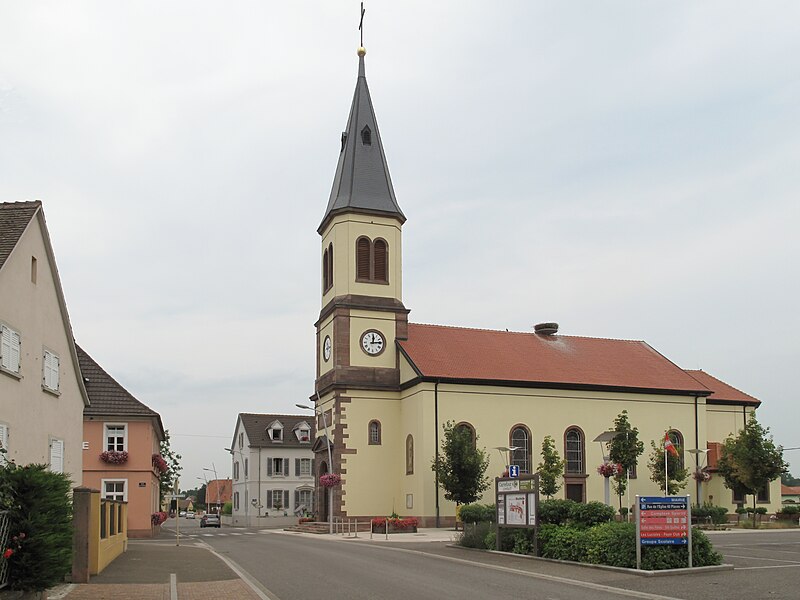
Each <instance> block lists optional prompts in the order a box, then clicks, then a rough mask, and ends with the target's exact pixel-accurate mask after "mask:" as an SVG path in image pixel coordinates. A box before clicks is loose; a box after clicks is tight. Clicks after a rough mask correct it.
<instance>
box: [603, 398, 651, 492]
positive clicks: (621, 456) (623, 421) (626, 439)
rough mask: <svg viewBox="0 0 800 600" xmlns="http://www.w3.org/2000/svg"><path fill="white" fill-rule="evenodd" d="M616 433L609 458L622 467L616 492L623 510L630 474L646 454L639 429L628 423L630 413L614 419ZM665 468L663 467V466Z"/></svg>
mask: <svg viewBox="0 0 800 600" xmlns="http://www.w3.org/2000/svg"><path fill="white" fill-rule="evenodd" d="M614 431H616V432H617V435H616V436H614V437H613V438H612V439H611V442H609V445H608V456H609V459H610V460H611V462H612V463H617V464H620V465H622V470H621V471H620V472H618V473H617V474H616V475H614V481H613V484H614V492H615V493H616V494H617V496H618V497H619V507H620V508H622V497H623V496H624V495H625V492H626V491H627V489H628V473H629V472H630V471H631V469H633V468H634V467H636V463H637V462H638V461H639V457H640V456H641V455H642V453H644V442H642V441H640V440H639V429H637V428H636V427H632V426H631V423H630V421H628V411H627V410H623V411H622V412H621V413H620V414H618V415H617V418H616V419H614ZM662 466H663V465H662Z"/></svg>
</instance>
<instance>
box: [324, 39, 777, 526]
mask: <svg viewBox="0 0 800 600" xmlns="http://www.w3.org/2000/svg"><path fill="white" fill-rule="evenodd" d="M365 53H366V51H364V50H363V49H359V66H358V77H357V81H356V90H355V94H354V96H353V101H352V105H351V109H350V116H349V118H348V122H347V126H346V129H345V131H344V133H342V137H341V147H340V152H339V158H338V164H337V167H336V172H335V175H334V182H333V189H332V191H331V195H330V198H329V201H328V205H327V207H326V210H325V213H324V216H323V218H322V222H321V223H320V225H319V227H318V229H317V232H318V233H319V235H320V236H321V242H322V244H321V252H320V263H321V282H320V283H321V298H320V299H321V310H320V313H319V317H318V319H317V322H316V323H315V326H316V331H317V336H316V367H317V377H316V381H315V385H314V388H315V389H314V392H315V393H313V394H311V396H310V397H311V399H312V400H316V399H317V395H316V393H318V394H319V400H318V401H317V405H316V406H317V412H318V414H319V415H324V418H325V421H326V422H327V424H328V426H329V428H330V431H331V443H332V454H333V459H332V460H333V464H332V465H331V464H329V459H328V446H327V439H326V436H324V434H323V432H322V426H323V420H322V419H321V418H318V421H317V436H318V439H317V443H315V445H314V451H315V473H316V475H317V481H319V476H321V475H322V474H324V473H326V472H330V471H333V472H335V473H338V474H340V475H341V486H340V487H337V488H336V490H335V494H334V498H333V506H331V507H329V506H328V505H327V497H328V495H327V494H326V493H324V490H323V489H322V488H321V487H320V486H319V484H318V485H317V490H316V492H317V502H318V506H319V507H320V510H319V515H318V517H319V519H320V520H325V519H327V516H328V514H329V511H333V513H334V515H335V516H337V517H343V518H360V519H361V518H369V517H374V516H380V515H387V514H390V513H392V512H397V513H400V514H403V515H406V516H414V517H417V518H418V519H420V523H421V525H424V526H431V525H446V524H452V522H453V520H454V516H455V505H454V504H453V503H451V502H448V501H446V500H445V499H444V493H443V491H442V490H441V489H440V488H439V487H438V485H437V482H436V480H435V477H434V474H433V472H432V471H431V462H432V460H433V459H434V457H435V456H436V453H437V448H439V447H440V445H441V439H442V426H443V424H445V423H446V422H448V421H452V422H454V423H455V424H458V425H459V426H461V427H464V428H467V429H468V430H470V431H471V432H472V433H473V436H477V438H478V444H479V445H480V446H482V447H485V448H487V449H489V459H490V466H489V471H488V473H489V475H490V477H494V476H500V475H501V474H502V473H503V471H504V469H505V466H506V464H509V463H510V464H514V465H517V466H519V467H520V470H521V471H522V472H523V473H526V472H533V471H535V470H536V467H537V465H538V463H539V462H540V461H541V456H540V448H541V444H542V440H543V438H544V437H545V436H548V435H549V436H552V437H553V439H554V440H555V441H556V447H557V449H558V451H559V454H560V455H561V456H562V458H565V459H566V472H565V474H564V478H563V481H562V482H561V483H562V488H561V490H560V492H559V494H558V497H561V498H570V499H574V500H577V501H579V502H583V501H589V500H599V501H603V500H604V486H605V480H604V477H603V476H602V475H601V474H599V473H598V471H597V468H598V467H599V466H600V465H601V464H602V463H603V461H604V453H605V452H606V449H605V448H604V447H603V446H602V445H601V443H597V442H594V440H595V439H596V438H597V437H598V436H599V435H600V434H603V433H606V432H607V431H608V430H610V429H612V428H613V421H614V419H615V417H616V416H617V415H618V414H620V413H621V412H622V411H623V410H626V411H627V412H628V415H629V418H630V421H631V423H632V425H633V426H635V427H637V428H638V429H639V431H640V439H641V440H642V441H644V443H645V446H646V452H645V454H644V455H643V456H642V457H641V458H640V460H639V464H638V465H637V468H636V469H635V471H634V472H633V473H632V474H631V475H632V483H631V497H630V500H629V499H625V504H626V505H629V504H630V502H632V499H633V495H635V494H641V495H659V494H660V493H662V490H659V489H658V488H657V486H656V484H654V483H653V482H652V481H651V480H650V473H649V471H648V468H647V461H648V456H649V453H650V445H649V442H650V441H651V440H656V441H657V443H659V444H662V443H663V439H664V436H665V432H667V431H669V434H668V435H669V436H670V438H671V440H672V441H673V443H674V444H675V445H676V446H677V448H678V449H679V451H680V453H681V456H682V458H683V461H684V464H685V465H687V466H688V467H690V470H691V471H695V470H699V469H704V468H705V469H707V470H708V471H709V472H710V473H711V479H710V481H708V482H703V483H702V484H701V483H700V482H696V481H694V480H693V479H690V480H689V481H688V484H687V486H686V488H685V490H684V492H685V493H688V494H691V496H692V499H693V501H697V500H698V499H699V500H700V501H713V502H714V503H715V504H719V505H722V506H725V507H727V508H729V509H730V510H731V512H732V511H733V509H734V508H735V506H736V504H737V503H738V502H740V501H741V499H740V498H738V497H736V495H735V494H734V493H733V492H732V491H731V490H729V489H726V488H725V487H724V486H723V484H722V481H721V479H720V477H719V475H718V474H717V473H716V471H715V464H711V463H710V462H707V461H708V460H710V459H711V458H713V457H714V453H713V449H714V448H717V449H718V448H719V444H720V443H721V442H722V441H723V440H724V439H725V438H726V437H727V436H728V435H730V434H731V433H735V432H736V431H738V430H739V429H741V427H742V426H743V423H744V420H745V419H746V418H747V415H748V414H750V413H751V412H752V411H754V410H755V409H756V407H757V406H758V405H759V404H760V401H759V400H757V399H756V398H753V397H752V396H749V395H747V394H745V393H743V392H740V391H739V390H736V389H735V388H733V387H732V386H729V385H728V384H725V383H724V382H721V381H720V380H718V379H715V378H713V377H711V376H708V375H707V374H705V373H703V372H701V371H686V370H684V369H682V368H680V367H679V366H678V365H676V364H675V363H673V362H672V361H670V360H669V359H668V358H666V357H665V356H663V355H662V354H660V353H659V352H657V351H656V350H655V349H654V348H652V347H651V346H650V345H648V344H647V343H645V342H643V341H638V340H619V339H598V338H588V337H580V336H566V335H562V334H560V333H559V331H558V325H557V324H555V323H542V324H540V325H539V326H537V327H536V329H535V331H528V332H513V331H511V332H510V331H507V330H506V331H490V330H483V329H470V328H466V327H446V326H441V325H428V324H419V323H410V322H409V320H408V314H409V312H410V311H409V309H407V308H406V307H405V305H404V303H403V293H402V292H403V287H402V278H403V269H402V229H403V226H404V224H405V222H406V216H405V215H404V214H403V212H402V211H401V210H400V207H399V205H398V202H397V199H396V197H395V193H394V188H393V185H392V181H391V177H390V175H389V168H388V163H387V161H386V156H385V153H384V148H383V144H382V140H381V136H380V134H379V131H378V126H377V121H376V118H375V113H374V108H373V103H372V99H371V97H370V92H369V88H368V86H367V80H366V74H365V65H364V55H365ZM546 260H554V259H553V258H552V257H547V258H546ZM551 284H552V283H551ZM443 301H447V300H446V299H445V298H443ZM495 447H497V448H501V447H506V448H510V447H514V448H516V449H515V450H513V451H511V452H509V451H500V452H498V451H495V450H491V449H492V448H495ZM780 497H781V496H780V481H778V480H776V481H774V482H773V483H772V484H771V485H770V486H769V488H768V489H766V490H763V493H762V494H759V498H758V501H759V502H760V503H761V504H763V505H765V506H766V507H767V510H768V511H769V512H774V511H775V510H777V509H778V508H780ZM483 501H484V502H493V501H494V500H493V497H492V493H491V490H490V491H489V492H487V493H486V494H485V495H484V499H483ZM612 502H613V503H614V505H616V499H614V500H612Z"/></svg>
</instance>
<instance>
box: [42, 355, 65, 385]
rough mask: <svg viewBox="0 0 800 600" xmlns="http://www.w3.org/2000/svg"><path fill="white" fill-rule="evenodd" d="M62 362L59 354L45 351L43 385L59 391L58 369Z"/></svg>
mask: <svg viewBox="0 0 800 600" xmlns="http://www.w3.org/2000/svg"><path fill="white" fill-rule="evenodd" d="M60 364H61V361H60V360H59V358H58V356H56V355H55V354H53V353H52V352H50V351H49V350H45V351H44V357H43V359H42V385H44V387H45V388H47V389H48V390H51V391H53V392H57V391H58V372H59V371H58V369H59V366H60Z"/></svg>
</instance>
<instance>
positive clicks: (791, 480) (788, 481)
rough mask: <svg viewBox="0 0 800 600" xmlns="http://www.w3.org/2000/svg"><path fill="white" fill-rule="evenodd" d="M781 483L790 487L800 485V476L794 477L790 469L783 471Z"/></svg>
mask: <svg viewBox="0 0 800 600" xmlns="http://www.w3.org/2000/svg"><path fill="white" fill-rule="evenodd" d="M781 483H782V484H783V485H788V486H790V487H794V486H798V485H800V477H794V476H793V475H792V474H791V473H789V471H786V472H785V473H781Z"/></svg>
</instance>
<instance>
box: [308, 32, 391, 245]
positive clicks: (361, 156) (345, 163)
mask: <svg viewBox="0 0 800 600" xmlns="http://www.w3.org/2000/svg"><path fill="white" fill-rule="evenodd" d="M365 54H366V50H364V48H359V49H358V79H357V81H356V91H355V94H354V95H353V104H352V105H351V107H350V117H349V118H348V119H347V129H346V130H345V131H344V132H343V133H342V147H341V150H340V152H339V163H338V164H337V165H336V175H335V177H334V179H333V189H331V196H330V199H329V200H328V207H327V208H326V210H325V216H324V217H323V219H322V223H321V224H320V226H319V228H318V229H317V232H318V233H320V234H322V232H323V231H324V230H325V227H326V226H327V225H328V223H329V221H330V220H331V218H333V217H334V216H336V215H337V214H340V213H344V212H355V213H363V214H374V215H376V216H383V217H394V218H396V219H397V220H398V221H400V223H401V224H402V223H404V222H405V220H406V217H405V215H404V214H403V211H401V210H400V206H399V205H398V204H397V199H396V198H395V195H394V188H393V187H392V178H391V177H390V176H389V167H388V165H387V163H386V155H385V154H384V152H383V144H382V143H381V136H380V133H379V132H378V121H377V119H376V118H375V111H374V109H373V107H372V98H371V97H370V94H369V87H368V86H367V77H366V74H365V70H364V55H365Z"/></svg>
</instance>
